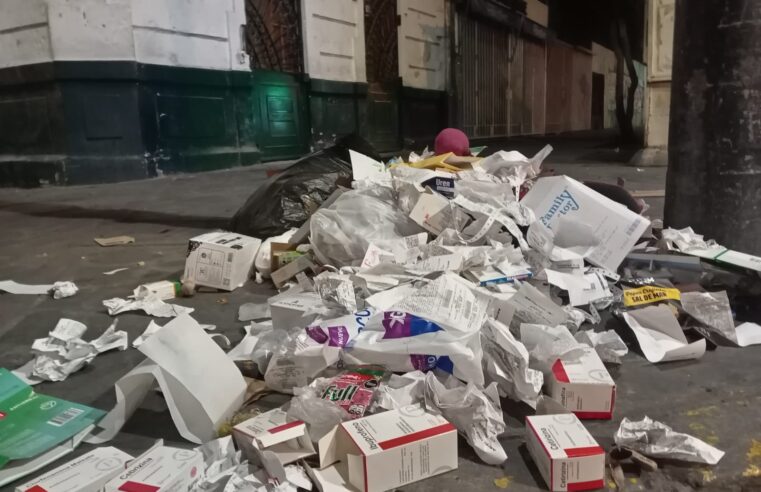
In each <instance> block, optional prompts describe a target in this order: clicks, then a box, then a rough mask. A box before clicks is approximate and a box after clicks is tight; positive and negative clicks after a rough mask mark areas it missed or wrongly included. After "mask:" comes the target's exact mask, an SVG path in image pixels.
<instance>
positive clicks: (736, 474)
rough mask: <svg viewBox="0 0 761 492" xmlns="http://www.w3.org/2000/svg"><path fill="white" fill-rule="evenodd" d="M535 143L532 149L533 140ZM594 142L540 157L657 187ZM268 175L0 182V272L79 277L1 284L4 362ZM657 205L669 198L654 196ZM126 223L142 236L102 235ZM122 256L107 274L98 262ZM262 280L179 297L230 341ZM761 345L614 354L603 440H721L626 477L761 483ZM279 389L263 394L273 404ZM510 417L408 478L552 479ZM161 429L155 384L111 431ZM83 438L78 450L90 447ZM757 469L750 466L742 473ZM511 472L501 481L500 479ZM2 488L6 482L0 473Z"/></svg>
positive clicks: (262, 288)
mask: <svg viewBox="0 0 761 492" xmlns="http://www.w3.org/2000/svg"><path fill="white" fill-rule="evenodd" d="M526 145H527V150H538V147H539V146H538V145H537V142H533V141H530V142H528V143H527V144H526ZM594 152H595V150H594V149H592V148H583V149H581V150H579V149H576V150H575V151H573V149H571V150H568V151H565V150H563V149H560V151H559V152H558V153H557V154H556V155H554V156H553V157H552V158H551V159H550V161H549V162H548V163H547V164H546V165H545V167H548V168H554V169H555V170H556V172H557V173H559V174H563V173H565V174H568V175H570V176H572V177H576V178H579V179H595V180H597V181H605V182H611V183H615V182H616V179H617V178H619V177H620V178H623V179H624V180H625V182H626V186H627V188H628V189H630V190H662V189H663V188H664V177H665V168H646V169H637V168H634V167H627V166H624V165H623V164H621V163H620V162H613V163H611V162H608V163H605V162H600V161H599V160H587V161H585V160H584V159H583V157H584V156H585V155H590V154H593V153H594ZM262 179H264V173H263V172H262V171H261V168H257V167H256V166H254V167H249V168H243V169H235V170H227V171H219V172H211V173H206V174H194V175H174V176H167V177H163V178H159V179H154V180H149V181H137V182H127V183H119V184H106V185H97V186H75V187H68V188H41V189H29V190H27V189H0V227H2V238H3V240H2V243H1V244H0V265H2V267H1V268H0V278H2V279H6V278H7V279H13V280H16V281H18V282H21V283H31V284H34V283H52V282H53V281H56V280H72V281H74V282H75V283H76V284H77V285H78V286H79V288H80V291H79V293H78V294H77V295H76V296H74V297H71V298H67V299H62V300H53V299H50V298H48V297H45V296H18V295H16V296H14V295H9V294H5V295H0V347H2V350H0V366H3V367H7V368H15V367H17V366H20V365H22V364H24V363H25V362H27V361H28V359H29V347H30V345H31V343H32V341H33V340H34V339H35V338H39V337H44V336H45V335H46V334H47V332H48V331H50V330H51V329H52V328H53V327H54V325H55V323H56V322H57V321H58V319H59V318H62V317H66V318H71V319H75V320H78V321H81V322H83V323H85V324H86V325H87V326H88V327H89V330H88V332H87V334H86V335H85V337H84V338H85V339H88V340H89V339H91V338H95V337H96V336H98V335H100V334H101V333H102V332H103V330H105V329H106V327H107V326H108V325H109V324H110V322H111V318H110V317H109V316H108V314H107V313H106V310H105V308H104V307H103V306H102V304H101V301H102V300H103V299H109V298H111V297H126V296H127V295H128V294H130V293H131V291H132V289H133V288H134V287H135V286H137V285H139V284H141V283H146V282H152V281H158V280H164V279H178V278H179V277H180V275H181V273H182V270H183V265H184V258H185V250H186V247H187V240H188V238H190V237H192V236H194V235H196V234H198V233H200V232H203V231H207V230H209V229H214V228H223V227H225V224H226V223H227V220H228V218H229V217H231V216H232V214H233V213H234V212H235V211H236V210H237V208H238V207H239V206H240V205H241V204H242V203H243V202H244V201H245V200H246V198H247V196H248V195H249V194H250V193H251V191H252V190H253V189H254V188H255V187H256V186H257V185H258V184H259V183H260V182H261V180H262ZM646 200H647V201H648V203H650V205H651V207H652V208H651V210H650V214H651V216H653V217H658V216H660V214H662V209H663V199H662V198H655V199H654V198H646ZM122 234H126V235H130V236H134V237H135V239H136V242H135V244H131V245H128V246H121V247H113V248H102V247H100V246H98V245H97V244H95V243H94V242H93V238H94V237H98V236H115V235H122ZM122 267H126V268H128V270H126V271H123V272H120V273H117V274H115V275H112V276H105V275H103V272H106V271H109V270H113V269H116V268H122ZM272 293H273V291H272V289H271V287H269V286H268V285H266V284H264V285H257V284H255V283H254V282H249V283H248V284H247V285H246V286H244V287H243V288H241V289H238V290H236V291H234V292H232V293H221V292H220V293H201V294H197V295H196V296H195V297H193V298H188V299H181V300H179V301H177V304H181V305H186V306H192V307H194V308H195V309H196V311H195V313H194V314H193V316H194V317H195V318H196V319H197V320H198V321H199V322H201V323H211V324H215V325H217V327H218V331H217V332H218V333H222V334H225V335H226V336H228V337H229V338H230V340H231V341H232V342H233V343H236V342H237V341H239V340H240V339H241V337H242V335H243V330H242V327H243V324H244V323H242V322H239V321H237V310H238V306H239V305H241V304H242V303H244V302H249V301H252V300H254V299H256V298H258V299H261V300H264V299H265V298H266V297H268V296H270V295H272ZM119 318H120V321H119V328H120V329H123V330H126V331H127V332H128V333H129V336H130V343H131V342H132V340H134V338H135V337H136V336H138V335H139V334H141V333H142V332H143V330H144V329H145V328H146V326H147V325H148V321H149V319H150V318H149V317H147V316H144V315H139V314H129V313H128V314H123V315H120V316H119ZM607 328H614V329H616V330H618V331H619V333H621V334H622V336H624V338H625V339H626V340H630V339H631V338H632V337H631V336H629V335H628V333H626V331H627V330H626V329H625V328H624V327H622V326H621V325H620V323H619V322H618V321H617V320H615V319H610V320H609V321H608V325H607ZM760 357H761V347H758V346H757V347H751V348H746V349H734V348H725V347H720V348H718V349H717V350H715V351H712V352H709V353H707V354H706V355H705V356H704V357H703V358H702V359H701V360H698V361H689V362H676V363H670V364H662V365H657V366H656V365H653V364H650V363H649V362H647V361H646V360H645V359H644V358H643V357H642V355H641V354H640V353H639V352H638V350H637V349H636V345H634V346H632V350H631V351H630V353H629V355H628V356H627V357H626V358H625V360H624V363H623V365H622V366H621V367H620V368H615V369H613V370H612V371H611V372H612V375H613V376H614V378H615V380H616V382H617V385H618V392H617V401H616V405H617V406H616V413H615V417H614V419H613V420H612V421H609V422H604V421H600V422H588V423H587V424H588V428H589V430H590V431H591V433H592V434H593V435H594V436H595V437H596V438H597V439H598V441H599V442H600V444H601V445H603V446H604V447H608V446H610V445H611V443H612V437H613V433H614V431H615V429H616V428H617V427H618V424H619V422H620V420H621V418H623V417H625V416H626V417H629V418H632V419H640V418H642V417H643V416H645V415H648V416H650V417H652V418H653V419H656V420H660V421H663V422H664V423H667V424H669V425H671V426H672V427H674V428H675V429H676V430H679V431H684V432H688V433H691V434H693V435H695V436H697V437H700V438H702V439H704V440H706V441H708V442H710V443H711V444H714V445H716V446H717V447H719V448H720V449H722V450H724V451H726V452H727V455H726V457H725V458H724V459H723V460H722V461H721V462H720V464H719V465H718V466H716V467H713V468H710V469H709V468H701V467H679V466H667V467H666V468H665V469H663V470H662V471H660V472H657V473H654V474H649V475H643V476H640V477H634V476H632V478H631V483H630V486H629V487H628V490H659V491H660V490H664V491H665V490H679V491H682V490H694V489H698V488H702V487H705V490H738V491H739V490H759V487H761V481H759V480H761V478H758V477H759V476H761V444H760V443H759V442H761V412H759V410H758V408H759V405H761V385H759V375H758V374H759V373H758V371H757V367H758V366H757V364H758V360H759V358H760ZM142 359H143V356H142V354H141V353H140V352H138V351H137V350H135V349H132V348H130V349H128V350H126V351H124V352H109V353H106V354H103V355H100V356H98V357H97V358H96V359H95V360H94V362H93V364H92V365H90V366H89V367H87V368H86V369H84V370H83V371H81V372H79V373H77V374H74V375H72V376H71V377H70V378H69V379H68V380H66V381H64V382H60V383H43V384H40V385H38V386H37V390H38V391H40V392H43V393H48V394H52V395H55V396H60V397H65V398H68V399H71V400H74V401H79V402H82V403H85V404H90V405H94V406H96V407H99V408H102V409H106V410H108V409H110V408H111V407H112V405H113V403H114V392H113V388H112V386H113V383H114V381H116V380H117V379H118V378H119V377H120V376H122V375H123V374H125V373H126V372H127V371H129V370H130V369H131V368H132V367H134V366H135V365H137V364H138V363H139V362H140V361H141V360H142ZM282 401H284V400H283V398H271V399H267V400H265V402H264V404H266V405H275V404H278V403H280V402H282ZM503 408H504V410H505V412H506V415H507V419H506V420H507V423H508V426H509V430H508V432H507V434H506V435H505V436H504V439H503V440H502V441H503V444H504V446H505V448H506V450H507V454H508V457H509V458H508V461H507V463H506V464H505V466H504V468H499V467H491V466H486V465H484V464H482V463H481V462H480V461H479V460H478V459H477V458H476V457H475V455H474V453H473V452H472V450H471V449H470V447H469V446H468V445H467V444H465V442H464V441H462V440H461V444H460V453H461V458H460V467H459V469H458V470H457V471H456V472H452V473H448V474H446V475H443V476H439V477H435V478H433V479H429V480H425V481H422V482H419V483H416V484H414V485H411V486H408V487H405V489H404V490H411V491H445V490H460V489H461V490H501V488H505V489H506V490H509V491H515V492H522V491H535V490H546V489H545V488H544V485H543V483H542V480H541V479H540V478H539V476H538V472H537V470H536V469H535V467H534V466H533V464H532V462H531V459H530V458H529V456H528V454H527V451H526V448H525V445H523V425H522V417H523V416H524V415H526V414H527V412H528V407H525V406H522V405H518V404H515V403H512V402H509V401H507V400H505V401H503ZM157 438H164V439H165V440H167V441H168V442H170V443H181V442H182V440H181V438H180V437H179V435H178V434H177V431H176V430H175V429H174V427H173V425H172V422H171V418H170V416H169V412H168V411H166V409H165V407H164V405H163V400H162V399H161V397H160V396H158V395H152V396H151V397H150V398H149V401H146V402H145V403H144V405H143V407H142V408H141V410H139V411H138V413H137V414H136V415H135V416H134V417H133V419H132V420H131V421H130V422H129V423H128V425H127V426H126V427H125V429H124V432H122V433H121V434H120V435H119V436H118V438H117V439H116V440H115V441H114V445H116V446H118V447H120V448H122V449H124V450H125V451H127V452H132V453H139V452H141V451H143V450H144V449H146V448H147V447H149V445H150V444H151V443H152V442H153V441H154V440H155V439H157ZM87 449H88V448H87V446H82V447H81V449H79V450H78V451H77V453H82V452H84V451H86V450H87ZM749 475H750V476H755V477H756V478H752V477H750V478H748V476H749ZM495 479H501V480H498V482H497V484H499V485H504V486H505V487H498V485H497V484H495ZM2 490H11V487H6V488H4V489H2Z"/></svg>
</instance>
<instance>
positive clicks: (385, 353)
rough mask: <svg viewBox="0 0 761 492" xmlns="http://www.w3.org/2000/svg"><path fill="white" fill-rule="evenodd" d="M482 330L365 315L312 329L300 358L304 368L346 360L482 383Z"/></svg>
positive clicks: (391, 314) (396, 315)
mask: <svg viewBox="0 0 761 492" xmlns="http://www.w3.org/2000/svg"><path fill="white" fill-rule="evenodd" d="M478 329H480V325H479V327H478V328H477V329H475V330H473V331H472V332H462V331H458V330H452V329H450V328H449V327H447V328H445V327H442V326H441V325H439V324H437V323H434V322H432V321H430V320H428V319H424V318H421V317H419V316H415V315H413V314H410V313H407V312H403V311H382V312H377V313H376V312H375V311H373V310H365V311H362V312H358V313H354V314H353V315H347V316H344V317H342V318H338V319H332V320H327V321H323V322H320V323H319V324H315V325H313V326H310V327H309V328H307V329H306V331H305V333H303V334H302V335H300V336H299V337H298V349H297V350H296V352H295V353H294V358H295V360H296V363H297V364H298V365H299V366H300V367H315V363H316V362H317V361H319V362H322V363H323V364H325V365H324V366H323V367H327V366H328V365H331V362H330V360H336V361H337V360H338V359H339V358H340V359H341V360H342V361H343V363H344V364H353V365H363V364H378V365H383V366H384V367H386V368H387V369H388V370H390V371H394V372H409V371H414V370H420V371H424V372H425V371H430V370H433V369H440V370H442V371H444V372H447V373H450V374H454V375H455V376H456V377H458V378H460V379H463V380H465V381H473V382H475V383H477V384H482V383H483V370H482V369H481V344H480V339H479V332H478ZM319 362H318V365H319ZM268 373H269V370H268ZM268 384H269V383H268Z"/></svg>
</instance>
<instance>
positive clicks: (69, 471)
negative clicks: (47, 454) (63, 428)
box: [16, 446, 133, 492]
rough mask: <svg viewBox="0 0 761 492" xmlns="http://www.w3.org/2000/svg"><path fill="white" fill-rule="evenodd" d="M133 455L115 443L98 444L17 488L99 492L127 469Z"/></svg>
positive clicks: (37, 491)
mask: <svg viewBox="0 0 761 492" xmlns="http://www.w3.org/2000/svg"><path fill="white" fill-rule="evenodd" d="M131 459H133V456H132V455H130V454H127V453H125V452H124V451H121V450H119V449H116V448H115V447H112V446H106V447H102V448H95V449H93V450H92V451H90V452H89V453H87V454H85V455H82V456H80V457H79V458H77V459H74V460H71V461H69V462H68V463H65V464H63V465H61V466H59V467H58V468H55V469H53V470H51V471H49V472H47V473H46V474H44V475H41V476H39V477H37V478H35V479H34V480H31V481H29V482H27V483H25V484H23V485H19V486H18V487H16V492H27V491H30V492H98V491H100V490H101V489H102V488H103V486H104V485H105V484H106V483H107V482H108V481H110V480H111V479H112V478H114V477H115V476H117V475H118V474H119V473H120V472H122V471H123V470H124V469H125V466H126V464H127V462H128V461H129V460H131Z"/></svg>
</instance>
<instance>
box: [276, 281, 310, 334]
mask: <svg viewBox="0 0 761 492" xmlns="http://www.w3.org/2000/svg"><path fill="white" fill-rule="evenodd" d="M267 302H268V303H269V305H270V316H272V327H273V328H274V329H276V330H281V329H282V330H287V329H288V328H305V327H307V326H309V325H310V324H312V322H313V321H314V320H315V319H316V318H317V314H316V313H314V314H309V315H306V313H307V312H308V311H309V310H311V309H313V308H319V307H322V306H323V302H322V297H320V295H319V294H317V293H315V292H295V293H294V292H291V290H287V291H285V292H283V293H282V294H278V295H277V296H274V297H271V298H270V299H269V300H268V301H267Z"/></svg>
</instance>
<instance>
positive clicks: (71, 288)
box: [50, 282, 79, 299]
mask: <svg viewBox="0 0 761 492" xmlns="http://www.w3.org/2000/svg"><path fill="white" fill-rule="evenodd" d="M78 291H79V289H78V288H77V286H76V285H75V284H74V282H56V283H54V284H53V288H52V289H50V292H51V293H52V294H53V299H63V298H65V297H71V296H73V295H74V294H76V293H77V292H78Z"/></svg>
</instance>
